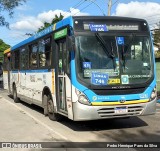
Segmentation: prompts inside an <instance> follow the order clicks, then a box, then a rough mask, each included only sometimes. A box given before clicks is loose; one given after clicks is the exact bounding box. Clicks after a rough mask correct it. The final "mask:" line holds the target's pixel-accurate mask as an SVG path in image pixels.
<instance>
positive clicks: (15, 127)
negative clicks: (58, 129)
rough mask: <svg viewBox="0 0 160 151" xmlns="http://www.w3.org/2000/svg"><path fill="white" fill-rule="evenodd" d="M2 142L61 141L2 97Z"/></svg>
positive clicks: (0, 128) (0, 133)
mask: <svg viewBox="0 0 160 151" xmlns="http://www.w3.org/2000/svg"><path fill="white" fill-rule="evenodd" d="M0 104H1V105H0V111H1V113H0V119H1V122H0V123H1V124H0V142H18V141H19V142H44V141H58V140H60V139H59V138H58V137H57V136H56V135H55V134H53V133H52V132H51V131H50V130H48V129H46V128H45V127H44V126H43V125H41V124H40V123H38V122H37V121H36V120H34V119H33V118H31V117H30V116H28V115H27V113H25V111H23V110H21V109H20V108H18V107H16V105H15V104H14V103H12V102H11V101H8V100H6V99H4V98H3V97H1V96H0Z"/></svg>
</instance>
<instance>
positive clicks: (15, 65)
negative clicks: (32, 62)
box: [12, 50, 20, 70]
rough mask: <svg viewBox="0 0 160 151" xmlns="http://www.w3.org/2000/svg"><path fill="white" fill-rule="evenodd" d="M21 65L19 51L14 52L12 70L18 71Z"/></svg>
mask: <svg viewBox="0 0 160 151" xmlns="http://www.w3.org/2000/svg"><path fill="white" fill-rule="evenodd" d="M19 64H20V58H19V50H15V51H14V52H12V69H13V70H18V69H19Z"/></svg>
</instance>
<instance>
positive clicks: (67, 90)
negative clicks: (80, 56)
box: [56, 39, 71, 114]
mask: <svg viewBox="0 0 160 151" xmlns="http://www.w3.org/2000/svg"><path fill="white" fill-rule="evenodd" d="M67 53H68V51H67V47H66V39H62V40H58V41H57V49H56V56H57V57H56V82H57V83H56V99H57V107H58V108H57V109H58V112H62V113H64V114H68V110H67V98H68V97H70V96H71V87H70V80H69V78H68V74H67V66H68V58H67V56H68V55H67Z"/></svg>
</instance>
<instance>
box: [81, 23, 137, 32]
mask: <svg viewBox="0 0 160 151" xmlns="http://www.w3.org/2000/svg"><path fill="white" fill-rule="evenodd" d="M83 27H84V30H90V31H93V32H94V31H102V32H105V31H113V30H117V31H118V30H119V31H127V30H128V31H130V30H132V31H138V30H139V25H138V24H123V25H122V24H93V23H92V24H90V23H89V24H88V23H84V24H83Z"/></svg>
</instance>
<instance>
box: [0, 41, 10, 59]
mask: <svg viewBox="0 0 160 151" xmlns="http://www.w3.org/2000/svg"><path fill="white" fill-rule="evenodd" d="M8 48H10V45H8V44H6V43H5V42H3V40H2V39H0V62H2V61H3V52H4V50H6V49H8Z"/></svg>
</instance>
